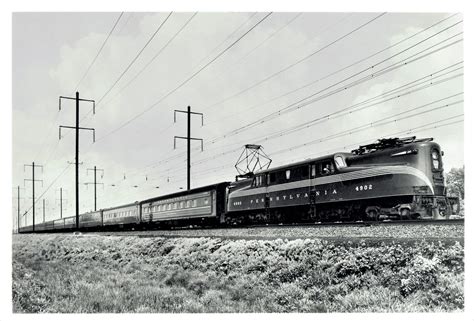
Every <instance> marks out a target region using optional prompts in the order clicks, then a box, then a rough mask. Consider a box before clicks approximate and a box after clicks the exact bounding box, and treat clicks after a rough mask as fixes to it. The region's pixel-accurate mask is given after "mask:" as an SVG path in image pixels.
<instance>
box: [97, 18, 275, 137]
mask: <svg viewBox="0 0 474 321" xmlns="http://www.w3.org/2000/svg"><path fill="white" fill-rule="evenodd" d="M271 14H272V13H271V12H270V13H268V14H266V15H265V16H264V17H263V18H262V19H260V20H259V21H258V22H257V23H256V24H254V25H253V26H252V27H251V28H250V29H249V30H247V31H246V32H245V33H244V34H242V35H241V36H240V37H239V38H237V40H235V41H234V42H232V43H231V44H230V45H229V46H227V47H226V48H225V49H224V50H223V51H221V52H220V53H219V54H218V55H217V56H215V57H214V58H213V59H212V60H211V61H209V62H208V63H207V64H205V65H204V66H203V67H201V68H200V69H199V70H197V71H196V72H194V73H193V74H192V75H191V76H189V77H188V78H186V79H185V80H184V81H183V82H181V83H180V84H179V85H178V86H177V87H175V88H174V89H172V90H171V91H169V92H168V93H167V94H165V95H164V96H163V97H161V98H160V99H159V100H158V101H156V102H155V103H153V104H152V105H150V106H149V107H147V108H146V109H145V110H143V111H141V112H139V113H138V114H136V115H135V116H134V117H132V118H131V119H129V120H127V121H125V122H124V123H122V124H121V125H120V126H118V127H116V128H115V129H113V130H112V131H110V132H108V133H106V134H104V135H103V136H102V137H100V138H99V139H98V140H97V141H96V142H99V141H101V140H103V139H105V138H106V137H108V136H110V135H112V134H114V133H116V132H117V131H119V130H120V129H122V128H124V127H125V126H127V125H128V124H130V123H131V122H133V121H135V120H136V119H138V118H139V117H141V116H142V115H144V114H145V113H147V112H149V111H150V110H151V109H153V108H154V107H155V106H157V105H158V104H159V103H160V102H162V101H163V100H164V99H166V98H167V97H169V96H170V95H172V94H173V93H175V92H176V91H177V90H179V89H180V88H181V87H183V86H184V85H185V84H187V83H188V82H189V81H190V80H191V79H193V78H194V77H196V76H197V75H198V74H199V73H200V72H201V71H203V70H204V69H205V68H207V67H208V66H209V65H210V64H212V63H213V62H214V61H216V60H217V59H219V58H220V57H221V56H222V55H223V54H224V53H225V52H227V51H228V50H229V49H231V48H232V47H233V46H234V45H235V44H236V43H237V42H239V41H240V40H241V39H242V38H243V37H245V36H246V35H247V34H248V33H249V32H251V31H252V30H253V29H255V28H256V27H257V26H258V25H259V24H261V23H262V22H263V21H264V20H265V19H267V18H268V17H269V16H270V15H271Z"/></svg>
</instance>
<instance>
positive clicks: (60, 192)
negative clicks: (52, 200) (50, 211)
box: [56, 187, 67, 218]
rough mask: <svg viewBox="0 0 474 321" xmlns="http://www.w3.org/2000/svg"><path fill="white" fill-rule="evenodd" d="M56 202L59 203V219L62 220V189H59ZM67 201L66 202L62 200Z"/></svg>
mask: <svg viewBox="0 0 474 321" xmlns="http://www.w3.org/2000/svg"><path fill="white" fill-rule="evenodd" d="M56 201H59V217H60V218H63V188H62V187H60V188H59V199H56ZM64 201H67V200H64Z"/></svg>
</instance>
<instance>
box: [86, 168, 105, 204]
mask: <svg viewBox="0 0 474 321" xmlns="http://www.w3.org/2000/svg"><path fill="white" fill-rule="evenodd" d="M89 171H94V183H91V182H87V183H84V184H85V185H87V186H89V184H94V211H97V184H101V185H102V187H104V183H97V171H101V172H102V174H101V178H102V177H104V170H103V169H100V168H99V169H98V168H97V167H96V166H94V168H88V169H87V173H89Z"/></svg>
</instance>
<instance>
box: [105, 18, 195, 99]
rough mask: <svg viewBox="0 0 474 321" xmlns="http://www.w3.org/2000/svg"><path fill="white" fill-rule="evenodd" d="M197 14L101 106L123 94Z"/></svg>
mask: <svg viewBox="0 0 474 321" xmlns="http://www.w3.org/2000/svg"><path fill="white" fill-rule="evenodd" d="M197 14H198V13H197V12H195V13H194V14H193V15H192V16H191V17H190V18H189V19H188V20H187V21H186V22H185V23H184V24H183V25H182V26H181V28H179V30H178V31H177V32H176V33H175V34H174V35H173V36H172V37H171V38H170V39H169V40H168V42H167V43H166V44H165V45H164V46H163V47H161V49H160V50H159V51H158V52H157V53H156V54H155V55H154V56H153V58H151V59H150V60H149V61H148V62H147V63H146V65H145V66H144V67H143V68H142V69H140V71H139V72H138V73H136V74H135V76H134V77H133V78H132V79H131V80H130V81H129V82H128V83H127V84H126V85H125V86H123V87H122V88H120V89H119V91H117V92H116V93H115V95H114V96H113V97H112V98H111V99H110V100H109V101H107V102H106V103H105V104H102V106H106V105H108V104H109V103H110V102H111V101H113V100H114V98H115V97H117V96H118V95H119V94H120V93H121V92H123V91H124V90H125V89H126V88H128V86H130V85H131V84H132V83H133V82H134V81H135V80H136V79H137V78H138V76H140V75H141V74H142V72H143V71H145V69H146V68H148V66H149V65H150V64H151V63H152V62H153V61H154V60H155V59H156V58H157V57H158V56H159V55H160V54H161V53H162V52H163V51H164V50H165V49H166V48H167V47H168V45H169V44H170V43H171V42H172V41H173V40H174V39H175V38H176V37H177V36H178V35H179V34H180V33H181V31H183V29H184V28H186V26H187V25H188V24H189V23H190V22H191V20H193V18H194V17H195V16H196V15H197Z"/></svg>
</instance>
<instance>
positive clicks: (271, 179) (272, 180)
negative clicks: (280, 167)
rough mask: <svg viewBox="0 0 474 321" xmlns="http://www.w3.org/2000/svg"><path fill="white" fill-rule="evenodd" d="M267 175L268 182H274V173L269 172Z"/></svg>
mask: <svg viewBox="0 0 474 321" xmlns="http://www.w3.org/2000/svg"><path fill="white" fill-rule="evenodd" d="M268 177H269V180H270V184H272V183H275V182H276V173H270V175H268Z"/></svg>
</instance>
